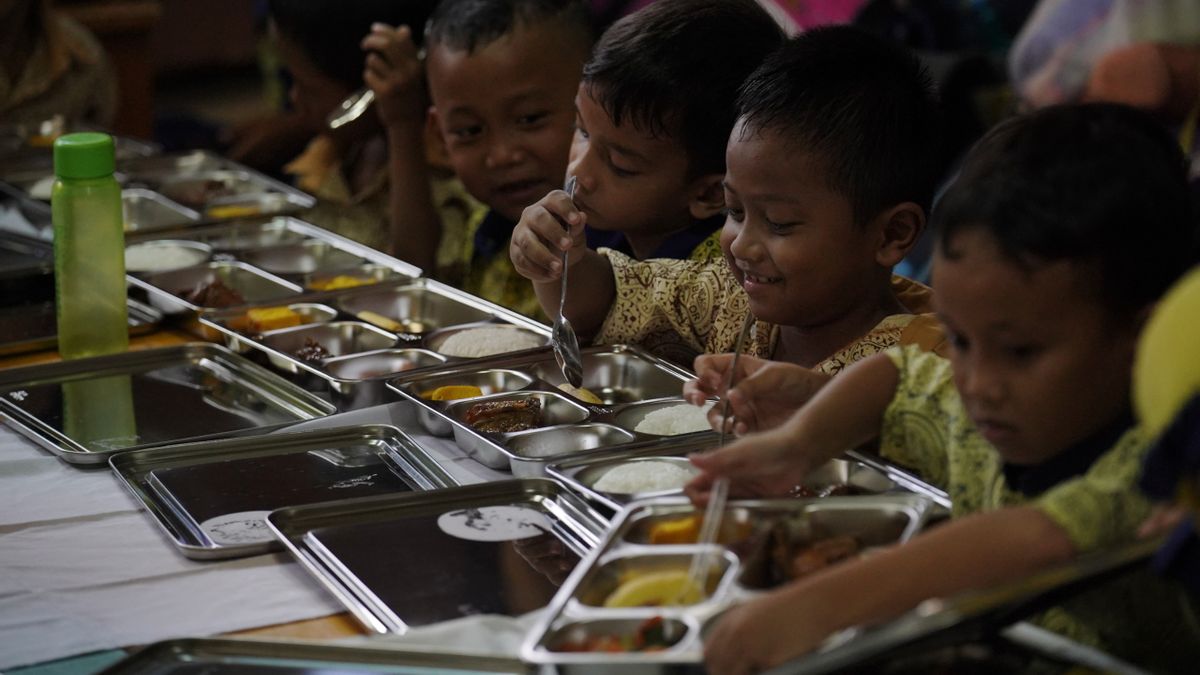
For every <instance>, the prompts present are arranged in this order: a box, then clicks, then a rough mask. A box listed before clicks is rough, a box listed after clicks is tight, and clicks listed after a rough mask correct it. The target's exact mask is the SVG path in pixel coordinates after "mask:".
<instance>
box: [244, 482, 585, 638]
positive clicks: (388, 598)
mask: <svg viewBox="0 0 1200 675" xmlns="http://www.w3.org/2000/svg"><path fill="white" fill-rule="evenodd" d="M267 522H268V523H269V524H270V526H271V529H272V531H274V532H275V534H276V536H277V537H278V538H279V539H280V540H281V541H283V542H284V543H285V545H286V546H287V547H288V549H289V550H290V551H291V553H292V554H293V555H294V556H295V557H296V558H297V559H298V560H299V561H300V563H301V564H302V565H304V567H305V568H306V569H307V570H308V571H309V572H310V573H311V574H312V575H313V576H314V577H316V578H317V580H318V581H320V582H321V583H322V584H323V585H324V586H325V588H326V589H327V590H329V591H330V592H331V593H332V594H333V595H335V596H336V597H337V598H338V599H339V600H340V601H341V602H342V603H343V604H344V605H346V607H347V608H348V609H349V610H350V611H351V612H353V613H354V615H355V617H357V618H358V620H359V621H360V622H362V624H363V625H364V626H366V627H367V628H368V629H369V630H372V631H375V632H379V633H385V632H393V633H403V632H405V631H406V630H407V629H408V627H409V626H419V625H425V624H430V623H435V622H439V621H445V620H447V619H452V618H456V617H459V616H465V615H468V614H478V613H498V614H508V615H517V614H522V613H525V612H528V611H532V610H534V609H537V608H540V607H542V606H543V605H545V604H546V602H548V601H549V600H550V598H551V597H552V596H553V594H554V591H555V589H556V586H557V583H558V582H560V581H561V579H562V578H563V576H565V574H566V573H567V572H568V571H569V570H570V569H571V568H572V567H573V566H574V565H575V563H576V562H577V560H578V556H579V555H582V554H584V553H586V552H587V550H588V549H589V548H590V547H591V546H593V545H594V544H595V543H596V541H598V539H599V536H600V533H601V527H602V526H601V521H600V520H599V519H598V517H597V515H596V514H595V513H594V512H593V511H592V510H591V509H590V508H589V507H588V505H587V504H586V503H585V502H584V501H583V500H581V499H579V498H578V497H576V496H575V495H574V494H572V493H571V492H570V491H568V490H567V489H565V488H564V487H562V486H561V485H560V484H558V483H555V482H552V481H548V480H542V479H538V480H524V481H504V482H499V483H488V484H485V485H473V486H469V487H462V488H450V489H446V490H436V491H431V492H422V493H414V494H407V495H395V496H383V497H368V498H364V499H357V500H353V501H348V502H336V503H331V502H327V503H324V504H314V505H310V506H300V507H290V508H285V509H280V510H277V511H275V512H273V513H272V514H271V515H270V516H269V517H268V518H267Z"/></svg>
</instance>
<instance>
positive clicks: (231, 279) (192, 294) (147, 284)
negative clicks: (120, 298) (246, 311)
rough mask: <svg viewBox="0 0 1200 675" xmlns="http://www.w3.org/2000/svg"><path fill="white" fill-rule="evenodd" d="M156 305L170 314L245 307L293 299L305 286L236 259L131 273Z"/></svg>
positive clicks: (136, 284)
mask: <svg viewBox="0 0 1200 675" xmlns="http://www.w3.org/2000/svg"><path fill="white" fill-rule="evenodd" d="M129 280H130V282H131V283H132V284H133V285H134V286H137V287H139V288H141V289H142V290H144V291H145V292H146V294H147V297H148V299H149V302H150V304H151V305H152V306H154V307H156V308H157V309H159V310H160V311H162V312H164V313H167V314H187V313H194V312H198V311H200V310H201V309H221V308H226V307H245V306H247V305H254V304H262V303H266V302H271V301H278V300H283V299H285V298H287V299H290V298H293V297H295V296H298V295H300V293H301V292H302V289H301V288H300V287H299V286H297V285H295V284H293V283H291V282H289V281H287V280H286V279H281V278H280V277H277V276H275V275H273V274H269V273H267V272H264V271H263V270H260V269H258V268H256V267H253V266H251V265H247V264H246V263H242V262H235V261H216V262H209V263H203V264H200V265H195V266H192V267H183V268H180V269H175V270H168V271H165V272H147V273H144V274H142V275H140V276H133V275H130V276H129Z"/></svg>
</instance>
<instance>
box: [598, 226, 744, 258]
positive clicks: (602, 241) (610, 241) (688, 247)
mask: <svg viewBox="0 0 1200 675" xmlns="http://www.w3.org/2000/svg"><path fill="white" fill-rule="evenodd" d="M724 224H725V216H724V215H716V216H713V217H711V218H706V219H705V220H699V221H696V222H695V223H693V224H692V225H691V226H690V227H688V228H687V229H686V230H683V231H681V232H676V233H675V234H673V235H671V236H670V237H668V238H667V240H666V241H664V242H663V243H661V244H659V246H658V248H656V249H654V252H653V253H651V254H650V255H649V256H647V257H648V258H675V259H676V260H687V259H688V258H689V257H691V255H692V251H694V250H695V249H696V247H697V246H699V245H700V243H701V242H703V241H704V240H705V239H708V237H709V235H711V234H712V233H713V232H716V231H717V230H718V229H720V227H721V226H722V225H724ZM585 234H586V236H587V245H588V248H590V249H592V250H595V249H598V248H600V247H604V248H611V249H613V250H614V251H620V252H621V253H624V254H625V255H627V256H630V257H636V256H634V255H633V248H632V247H630V246H629V241H628V240H627V239H626V238H625V233H623V232H615V231H614V232H606V231H602V230H593V229H592V228H590V227H589V228H586V229H585Z"/></svg>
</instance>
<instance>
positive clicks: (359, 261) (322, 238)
mask: <svg viewBox="0 0 1200 675" xmlns="http://www.w3.org/2000/svg"><path fill="white" fill-rule="evenodd" d="M168 239H169V240H182V241H188V242H197V243H200V244H205V245H207V246H209V247H211V248H212V250H213V252H214V254H215V256H214V257H215V260H214V262H212V263H209V265H210V269H212V268H215V267H222V268H226V269H227V270H229V271H228V272H227V273H226V276H230V277H231V279H232V280H234V281H241V282H244V283H245V284H246V285H247V286H249V288H250V289H251V291H250V292H249V293H248V292H246V289H243V288H236V287H235V290H239V291H241V292H242V295H243V296H244V297H245V299H246V302H245V303H243V305H244V306H245V307H250V306H264V305H270V304H289V303H293V302H305V301H309V300H312V299H314V298H325V297H336V295H337V294H338V293H340V292H341V291H324V292H322V291H315V290H313V289H312V288H310V285H311V284H312V283H314V282H315V281H320V280H326V279H330V278H333V277H338V276H348V277H354V278H356V279H360V280H362V281H363V282H364V283H367V284H376V283H381V282H384V281H388V280H396V279H399V280H404V279H409V278H413V277H416V276H418V275H419V274H420V273H421V270H420V269H419V268H417V267H414V266H412V265H410V264H408V263H406V262H403V261H400V260H397V259H395V258H393V257H391V256H389V255H386V254H384V253H381V252H379V251H376V250H374V249H372V248H370V247H368V246H364V245H362V244H360V243H358V242H355V241H352V240H350V239H347V238H345V237H342V236H339V235H336V234H334V233H332V232H329V231H327V230H323V229H321V228H319V227H317V226H315V225H311V224H309V223H306V222H304V221H302V220H298V219H296V218H291V217H283V216H281V217H277V218H273V219H271V220H268V221H259V222H253V223H229V224H224V225H213V226H206V227H197V228H192V229H190V230H186V231H182V232H179V231H171V232H157V233H152V234H143V235H133V236H130V237H128V240H129V243H130V244H134V243H146V242H154V241H162V240H168ZM256 262H257V263H260V264H265V266H266V268H269V269H266V268H264V267H263V266H260V265H256V264H254V263H256ZM200 267H202V266H198V267H197V268H188V269H191V270H192V271H191V272H184V271H183V270H172V271H169V272H147V273H140V274H131V275H130V283H131V284H132V288H131V290H132V291H133V292H134V294H135V296H139V297H142V298H144V299H145V300H146V301H147V302H151V303H152V304H155V305H156V306H159V307H161V308H162V309H163V310H164V311H166V312H168V313H172V314H181V315H184V316H186V317H188V318H191V319H194V318H195V317H196V316H197V315H198V314H199V313H201V312H206V313H207V312H211V311H214V310H220V309H224V308H214V307H201V306H199V305H198V304H196V303H193V302H188V301H186V300H184V299H183V298H181V297H180V295H181V292H186V291H188V290H191V288H193V287H194V286H195V284H198V283H201V282H204V281H208V280H209V279H208V278H207V277H206V276H204V274H203V272H201V271H199V270H200ZM234 268H236V270H234ZM272 270H275V271H278V272H281V273H279V274H276V273H274V272H273V271H272ZM197 275H200V276H197ZM181 277H188V278H186V279H183V278H181ZM231 279H227V278H222V281H223V282H224V283H226V285H232V284H231V283H230V281H231ZM264 279H269V280H270V282H271V283H270V284H269V285H270V287H271V288H272V289H273V290H272V292H266V291H264V290H263V289H262V288H260V287H261V286H263V285H264V283H265V282H264V281H263V280H264ZM181 284H182V285H181ZM284 288H286V289H287V290H286V292H285V291H284V290H282V289H284ZM350 290H353V289H350ZM185 327H186V328H187V329H188V330H190V331H191V332H193V333H195V334H196V335H198V336H200V337H202V338H204V339H206V340H220V339H222V333H221V332H220V331H217V330H214V329H212V328H211V327H208V326H205V325H203V324H201V323H200V322H199V321H196V320H192V321H189V322H187V323H186V325H185Z"/></svg>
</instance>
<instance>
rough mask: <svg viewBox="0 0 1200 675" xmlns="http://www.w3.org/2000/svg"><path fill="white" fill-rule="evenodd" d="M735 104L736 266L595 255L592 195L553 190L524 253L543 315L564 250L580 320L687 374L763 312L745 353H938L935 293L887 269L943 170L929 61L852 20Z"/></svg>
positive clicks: (729, 156) (787, 53)
mask: <svg viewBox="0 0 1200 675" xmlns="http://www.w3.org/2000/svg"><path fill="white" fill-rule="evenodd" d="M578 105H579V109H580V115H581V117H585V116H586V112H587V110H588V106H587V103H586V101H584V100H583V96H581V97H580V103H579V104H578ZM737 105H738V112H739V117H738V119H737V123H736V124H735V125H734V127H733V133H732V134H731V135H730V137H729V139H728V146H727V150H726V170H725V173H724V176H723V178H722V180H721V181H720V186H721V188H722V192H723V196H722V199H721V201H722V202H723V204H724V206H725V207H726V218H725V223H724V227H723V228H722V230H721V234H720V245H721V249H722V252H723V256H724V258H725V260H724V261H710V262H707V263H706V262H699V261H668V260H647V261H640V262H639V261H636V260H634V259H632V258H630V257H629V256H627V255H623V254H621V253H619V252H617V251H613V250H605V249H601V250H600V251H599V252H596V251H589V250H587V249H586V248H585V247H584V246H583V239H582V237H581V236H580V233H581V227H580V226H582V225H584V224H585V223H586V224H587V225H588V226H591V225H593V219H594V218H597V217H599V216H594V215H593V207H592V202H590V201H588V195H587V194H586V193H577V199H578V200H582V201H581V203H582V205H583V208H577V207H576V205H574V204H573V203H572V202H571V200H569V199H568V198H567V197H566V195H565V194H563V193H561V192H557V193H553V194H551V195H548V196H547V197H546V198H545V199H543V200H542V201H541V202H539V203H538V204H537V205H535V206H533V207H530V208H529V209H527V210H526V211H525V214H524V215H523V216H522V219H521V222H520V223H519V224H518V225H517V229H516V230H515V231H514V234H513V241H512V246H511V248H510V254H511V255H512V258H513V261H514V264H515V265H516V267H517V269H518V271H520V272H521V273H522V274H524V275H525V276H526V277H528V278H530V279H532V280H533V281H534V286H535V288H536V289H537V293H538V297H539V298H540V299H541V301H542V303H543V306H545V307H548V308H549V307H554V308H557V304H558V290H559V288H558V281H557V280H558V278H559V276H560V273H561V270H560V267H561V264H560V263H559V257H560V255H561V251H562V250H564V249H565V250H567V256H568V258H567V259H568V264H570V265H571V269H570V273H569V277H570V279H571V284H570V286H569V288H568V297H567V302H566V308H565V309H566V314H567V317H568V318H569V319H570V320H571V322H572V323H573V324H574V326H575V329H576V330H577V331H578V332H579V334H580V335H581V336H582V337H585V338H593V339H594V341H595V342H597V343H622V342H624V343H637V344H641V345H643V346H645V347H648V348H649V349H651V350H652V351H654V352H656V353H657V354H659V355H661V356H664V357H666V358H670V359H672V360H675V361H677V362H680V363H688V364H690V363H691V360H692V358H693V357H695V356H696V355H697V354H700V353H717V352H726V351H729V350H731V349H732V348H733V346H734V343H735V342H736V339H737V334H738V332H739V330H740V328H741V325H742V323H743V321H744V319H745V317H746V314H747V312H752V313H753V314H754V316H755V318H757V319H758V325H757V330H756V331H755V336H754V338H753V340H752V344H751V345H750V346H749V347H748V348H747V349H746V351H747V352H749V353H752V354H755V355H757V356H760V357H769V358H774V359H780V360H787V361H791V362H793V363H798V364H801V365H804V366H806V367H814V368H818V369H820V370H821V371H823V372H827V373H833V372H837V371H838V370H840V369H841V368H842V367H843V366H845V365H846V364H848V363H850V362H853V361H855V360H857V359H859V358H862V357H863V356H864V355H869V354H872V353H875V352H877V351H880V350H882V349H884V348H886V347H887V346H890V345H892V344H895V343H896V342H902V343H913V342H915V343H919V344H922V345H923V346H925V347H933V346H935V345H936V344H938V342H939V341H940V336H939V334H938V333H937V331H936V330H935V329H933V326H934V323H935V322H933V321H932V320H931V319H930V318H928V317H916V316H914V314H915V313H919V312H924V311H926V310H927V303H928V289H926V288H924V287H921V286H919V285H917V284H914V283H912V282H909V281H907V280H903V279H900V278H893V277H892V275H891V269H892V267H893V266H894V265H895V264H896V263H898V262H899V261H900V260H901V259H902V258H903V257H904V255H905V253H907V251H908V250H909V249H910V248H911V247H912V245H913V243H914V242H915V241H916V238H917V237H918V236H919V235H920V232H921V230H922V228H923V227H924V224H925V212H926V209H927V208H928V205H929V202H930V199H931V197H932V194H933V189H934V186H935V185H936V183H937V181H938V180H939V179H940V177H941V174H942V171H941V169H942V163H941V161H940V159H941V158H940V152H939V150H938V148H939V146H940V143H939V140H940V139H939V134H938V120H939V118H940V116H939V108H938V105H937V103H936V101H935V99H934V97H933V94H932V91H931V86H930V82H929V79H928V77H927V75H926V74H925V72H924V70H923V69H922V68H921V66H920V64H919V63H918V62H917V61H916V60H915V58H914V57H913V56H912V55H910V54H908V53H907V52H905V51H903V50H902V49H900V48H898V47H894V46H892V45H889V44H888V43H886V42H885V41H883V40H881V39H878V38H875V37H873V36H870V35H868V34H866V33H863V32H861V31H857V30H855V29H852V28H846V27H835V28H824V29H817V30H813V31H809V32H807V33H804V34H802V35H800V36H799V37H797V38H794V39H793V40H791V41H789V42H788V43H787V44H785V45H784V46H783V47H782V48H781V49H779V50H777V51H776V52H775V53H773V54H772V55H770V56H769V57H767V59H766V61H765V62H764V63H763V65H762V66H761V67H760V68H759V69H757V70H756V71H755V72H754V73H753V74H752V75H751V76H750V78H749V79H748V80H747V82H746V83H745V85H744V86H743V88H742V91H741V93H740V95H739V97H738V100H737ZM584 122H585V123H586V122H587V120H586V119H585V120H584ZM612 161H615V162H618V165H619V162H620V161H621V158H619V157H614V158H613V159H612ZM560 219H561V220H562V221H563V222H567V223H570V225H571V228H572V229H571V236H570V237H569V238H568V237H566V236H565V235H563V233H562V229H561V226H560V225H558V223H559V220H560Z"/></svg>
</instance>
